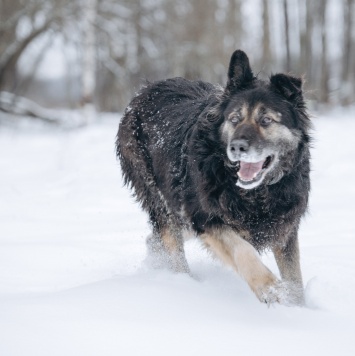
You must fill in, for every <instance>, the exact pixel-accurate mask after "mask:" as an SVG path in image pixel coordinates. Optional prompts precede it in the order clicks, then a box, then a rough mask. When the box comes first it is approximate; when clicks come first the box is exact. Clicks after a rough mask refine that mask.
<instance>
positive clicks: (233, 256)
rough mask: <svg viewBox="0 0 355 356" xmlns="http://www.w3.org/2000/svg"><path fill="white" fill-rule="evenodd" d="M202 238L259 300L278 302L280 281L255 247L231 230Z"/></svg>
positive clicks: (213, 233)
mask: <svg viewBox="0 0 355 356" xmlns="http://www.w3.org/2000/svg"><path fill="white" fill-rule="evenodd" d="M201 238H202V239H203V241H204V242H205V244H206V246H208V247H209V248H210V249H211V250H212V251H213V252H214V254H215V255H216V256H217V257H219V258H220V259H221V260H222V261H223V262H224V263H225V264H227V265H229V266H231V267H233V268H234V269H235V270H236V272H238V273H239V274H240V275H241V277H242V278H243V279H245V281H246V282H247V283H248V285H249V287H250V288H251V289H252V290H253V292H254V293H255V294H256V296H257V297H258V298H259V300H261V301H264V302H267V303H269V302H274V301H278V296H277V290H278V289H279V286H278V283H279V282H278V280H277V278H276V277H275V276H274V275H273V274H272V272H271V271H270V270H269V269H268V268H267V267H266V266H265V265H264V264H263V263H262V262H261V260H260V258H259V256H258V254H257V252H256V250H255V249H254V247H253V246H252V245H251V244H250V243H249V242H247V241H245V240H244V239H242V238H241V237H240V236H239V235H238V234H237V233H235V232H234V231H233V230H231V229H223V230H215V231H212V232H209V233H204V234H203V235H201Z"/></svg>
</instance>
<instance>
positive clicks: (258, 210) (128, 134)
mask: <svg viewBox="0 0 355 356" xmlns="http://www.w3.org/2000/svg"><path fill="white" fill-rule="evenodd" d="M244 56H245V54H244V53H243V52H241V51H236V52H235V53H234V55H233V57H232V59H231V64H230V67H229V72H228V82H227V85H226V88H225V89H224V90H223V89H222V88H221V87H216V86H214V85H212V84H209V83H205V82H202V81H188V80H186V79H183V78H173V79H167V80H164V81H159V82H155V83H148V84H147V85H146V86H145V87H143V88H142V89H141V90H140V92H139V93H138V94H137V95H136V96H135V97H134V98H133V100H132V101H131V103H130V105H129V106H128V107H127V109H126V111H125V113H124V117H123V119H122V121H121V123H120V127H119V131H118V135H117V141H116V145H117V156H118V157H119V159H120V162H121V167H122V172H123V175H124V180H125V183H126V184H128V185H130V186H131V187H132V188H133V189H134V191H135V195H136V198H137V200H138V201H140V202H141V203H142V207H143V209H144V210H146V211H147V212H148V213H149V217H150V221H151V223H152V225H153V230H154V231H156V232H157V233H159V232H160V231H161V230H162V229H163V228H164V227H165V226H166V225H167V224H173V225H174V226H176V227H178V228H183V227H188V228H190V229H192V230H194V231H195V232H196V233H197V234H201V233H203V232H204V231H206V230H208V229H210V228H214V227H216V226H225V225H228V226H230V227H232V228H233V229H234V230H235V231H238V232H247V233H248V234H249V240H248V241H249V242H250V243H251V244H252V245H253V246H254V247H255V248H256V249H258V250H259V251H260V250H262V249H264V248H267V247H271V246H273V245H275V244H280V245H282V246H284V245H287V243H288V241H285V239H289V238H292V236H294V235H295V236H296V238H297V230H298V224H299V221H300V218H301V216H302V215H303V214H304V213H305V211H306V207H307V201H308V193H309V190H310V180H309V172H310V165H309V158H310V155H309V142H310V137H309V133H308V131H309V127H310V121H309V118H308V116H307V114H306V111H305V106H304V101H303V97H302V91H301V84H302V83H301V80H300V79H297V78H293V77H291V76H287V75H284V74H276V75H273V76H272V77H271V78H270V81H267V82H266V81H262V80H259V79H257V78H256V77H254V75H253V74H252V72H251V70H250V67H249V63H248V61H247V58H246V56H245V57H244ZM245 58H246V60H245ZM240 101H243V102H244V101H246V102H248V103H249V104H250V105H252V104H253V103H254V102H255V103H256V102H263V103H264V104H265V105H267V106H269V107H271V108H274V109H276V110H277V111H278V112H280V113H282V117H283V119H282V120H283V121H282V124H283V125H285V126H286V127H287V128H289V129H290V130H292V132H293V133H294V134H295V135H297V136H299V137H300V140H299V144H298V145H297V148H296V149H295V150H293V151H292V152H291V153H288V154H287V156H285V157H284V158H283V161H282V162H281V168H280V169H281V170H282V178H281V179H279V180H278V181H276V183H274V184H271V183H272V178H273V177H272V176H271V177H269V178H268V180H266V181H265V182H263V183H262V184H261V185H260V186H258V187H256V188H255V189H250V190H245V189H243V188H240V187H238V186H236V181H237V179H238V177H237V175H236V172H235V168H234V167H232V166H231V165H230V164H228V163H229V162H228V158H227V155H226V143H225V142H223V140H221V125H222V124H223V122H224V121H225V120H226V117H225V112H226V111H227V110H228V106H229V105H231V103H232V104H234V103H238V102H240ZM291 230H293V231H294V233H290V231H291Z"/></svg>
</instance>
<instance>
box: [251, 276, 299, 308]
mask: <svg viewBox="0 0 355 356" xmlns="http://www.w3.org/2000/svg"><path fill="white" fill-rule="evenodd" d="M256 295H257V297H258V298H259V300H260V301H261V302H262V303H265V304H267V305H268V306H270V305H271V304H274V303H278V304H282V305H285V306H302V305H304V296H303V288H302V287H297V286H295V285H293V284H291V283H288V282H282V281H279V280H276V281H275V282H273V283H271V284H268V285H265V286H263V287H262V288H260V289H259V290H258V293H256Z"/></svg>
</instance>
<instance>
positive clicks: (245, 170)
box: [238, 161, 264, 181]
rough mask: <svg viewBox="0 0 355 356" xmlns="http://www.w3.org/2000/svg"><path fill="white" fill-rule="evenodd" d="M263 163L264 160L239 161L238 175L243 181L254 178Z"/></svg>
mask: <svg viewBox="0 0 355 356" xmlns="http://www.w3.org/2000/svg"><path fill="white" fill-rule="evenodd" d="M263 163H264V161H260V162H255V163H251V162H243V161H240V168H239V171H238V176H239V177H240V178H241V179H242V180H245V181H248V180H252V179H254V178H255V177H256V176H257V174H258V173H259V172H260V171H261V170H262V168H263Z"/></svg>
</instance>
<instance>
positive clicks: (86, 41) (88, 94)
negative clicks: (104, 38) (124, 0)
mask: <svg viewBox="0 0 355 356" xmlns="http://www.w3.org/2000/svg"><path fill="white" fill-rule="evenodd" d="M84 4H85V5H84V8H83V68H82V106H83V115H84V121H86V123H90V122H92V121H93V120H94V119H95V106H94V93H95V87H96V37H95V20H96V14H97V0H86V1H85V2H84Z"/></svg>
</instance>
